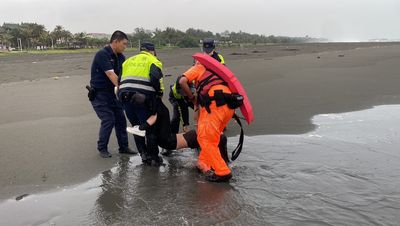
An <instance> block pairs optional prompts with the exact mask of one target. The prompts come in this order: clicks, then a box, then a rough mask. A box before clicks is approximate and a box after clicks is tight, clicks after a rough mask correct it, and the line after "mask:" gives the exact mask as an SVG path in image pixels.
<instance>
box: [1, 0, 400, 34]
mask: <svg viewBox="0 0 400 226" xmlns="http://www.w3.org/2000/svg"><path fill="white" fill-rule="evenodd" d="M3 22H17V23H20V22H36V23H39V24H43V25H45V26H46V28H47V29H48V30H53V29H54V27H55V25H58V24H59V25H63V26H64V27H65V28H66V29H67V30H70V31H71V32H73V33H75V32H88V33H90V32H104V33H111V32H112V31H114V30H116V29H120V30H122V31H125V32H128V33H130V32H132V31H133V30H134V28H135V27H144V28H147V29H154V28H165V27H168V26H170V27H175V28H178V29H180V30H186V29H187V28H190V27H193V28H200V29H203V30H209V31H212V32H222V31H225V30H229V31H239V30H242V31H245V32H249V33H257V34H264V35H285V36H306V35H308V36H312V37H325V38H329V39H331V40H335V41H357V40H367V39H374V38H388V39H400V0H113V1H102V0H1V1H0V23H1V24H3Z"/></svg>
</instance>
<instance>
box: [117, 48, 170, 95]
mask: <svg viewBox="0 0 400 226" xmlns="http://www.w3.org/2000/svg"><path fill="white" fill-rule="evenodd" d="M153 64H154V65H155V66H156V67H158V68H160V70H162V63H161V61H160V60H158V59H157V57H155V56H154V55H153V54H151V53H149V52H147V51H142V52H140V53H139V54H137V55H135V56H132V57H130V58H128V59H127V60H126V61H125V62H124V63H123V64H122V75H121V81H120V86H119V89H120V90H124V89H134V90H146V91H150V92H156V90H155V89H154V87H153V86H152V85H151V82H150V79H151V78H150V68H151V65H153ZM159 82H160V88H161V91H162V92H163V91H164V82H163V78H162V77H161V78H160V80H159Z"/></svg>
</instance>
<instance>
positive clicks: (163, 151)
mask: <svg viewBox="0 0 400 226" xmlns="http://www.w3.org/2000/svg"><path fill="white" fill-rule="evenodd" d="M161 154H162V155H163V156H170V155H171V154H172V150H167V149H164V148H163V149H162V150H161Z"/></svg>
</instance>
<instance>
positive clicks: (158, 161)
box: [150, 156, 163, 167]
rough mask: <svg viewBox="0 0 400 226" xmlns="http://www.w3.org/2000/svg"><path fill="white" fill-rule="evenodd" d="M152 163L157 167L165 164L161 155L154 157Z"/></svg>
mask: <svg viewBox="0 0 400 226" xmlns="http://www.w3.org/2000/svg"><path fill="white" fill-rule="evenodd" d="M150 165H151V166H155V167H158V166H162V165H163V159H162V158H161V157H160V156H157V157H155V158H152V159H151V164H150Z"/></svg>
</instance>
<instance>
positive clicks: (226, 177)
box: [206, 172, 232, 183]
mask: <svg viewBox="0 0 400 226" xmlns="http://www.w3.org/2000/svg"><path fill="white" fill-rule="evenodd" d="M231 178H232V174H231V173H230V174H227V175H224V176H218V175H216V174H215V173H214V172H207V173H206V180H207V181H210V182H217V183H219V182H229V180H230V179H231Z"/></svg>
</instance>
